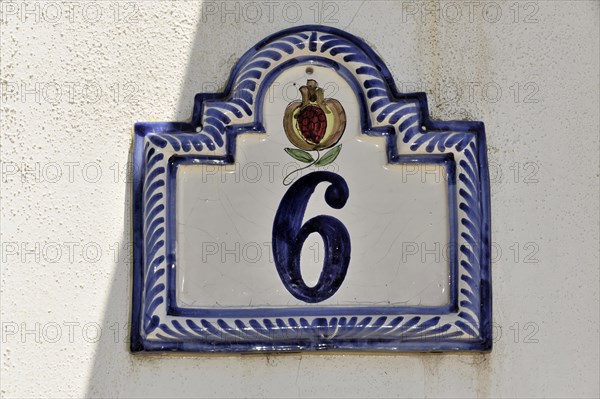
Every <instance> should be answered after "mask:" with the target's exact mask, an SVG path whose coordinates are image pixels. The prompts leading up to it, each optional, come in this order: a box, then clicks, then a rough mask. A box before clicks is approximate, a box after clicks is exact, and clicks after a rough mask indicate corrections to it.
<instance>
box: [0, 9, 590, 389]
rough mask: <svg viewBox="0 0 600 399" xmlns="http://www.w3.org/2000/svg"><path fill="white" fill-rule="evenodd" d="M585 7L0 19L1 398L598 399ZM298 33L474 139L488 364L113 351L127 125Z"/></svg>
mask: <svg viewBox="0 0 600 399" xmlns="http://www.w3.org/2000/svg"><path fill="white" fill-rule="evenodd" d="M599 4H600V3H598V2H597V1H573V2H569V1H523V2H484V1H474V2H460V1H445V2H441V3H437V2H408V1H388V2H385V1H375V2H361V1H349V2H337V1H323V2H321V1H319V2H317V1H294V2H291V1H273V2H260V1H259V2H237V1H231V2H227V3H223V2H204V3H202V2H198V1H182V2H171V1H153V0H149V1H139V2H134V1H131V2H129V1H122V2H117V1H98V2H87V1H77V0H75V1H72V2H57V1H46V2H35V1H28V2H26V3H25V2H21V1H17V2H6V1H2V3H1V6H2V20H1V24H0V29H1V39H0V41H1V58H0V62H1V81H0V83H1V90H2V91H1V93H0V94H1V101H2V103H1V111H2V114H1V115H2V120H1V133H2V141H1V164H2V180H1V182H0V184H1V201H2V214H1V223H2V225H1V228H2V236H1V240H2V269H1V294H2V302H1V323H2V331H1V332H2V340H1V344H0V346H1V352H2V354H1V359H2V360H1V362H2V363H1V369H0V371H1V395H2V397H7V398H12V397H82V396H102V397H157V396H176V397H192V396H194V397H196V396H200V397H211V396H212V397H225V396H232V397H241V396H244V397H265V396H275V397H296V396H321V397H337V396H339V397H372V396H386V397H396V396H397V397H414V396H427V397H438V396H447V395H451V396H455V397H500V396H504V397H510V396H519V397H525V396H550V397H567V396H570V397H572V396H577V397H598V395H599V386H598V384H599V382H598V378H599V366H598V358H599V331H598V328H599V308H598V306H599V305H598V304H599V298H598V292H599V267H598V266H599V265H598V251H599V211H598V203H599V198H598V197H599V173H598V170H599V159H598V155H599V154H598V145H599V143H598V130H599V113H598V112H599V111H598V107H599V104H598V93H599V76H598V70H599V47H600V45H599V39H598V38H599V19H600V18H599V13H600V11H599V10H600V6H599ZM306 23H322V24H325V25H331V26H335V27H337V28H341V29H345V30H347V31H349V32H350V33H353V34H355V35H357V36H360V37H362V38H363V39H365V41H366V42H367V43H368V44H370V45H371V46H373V48H374V49H376V51H378V52H379V54H380V55H381V56H382V57H383V59H384V60H385V61H386V62H387V64H388V67H389V68H390V70H391V71H392V72H393V73H394V77H395V79H396V82H397V85H398V87H399V89H400V90H401V91H427V92H428V94H429V104H430V109H431V111H432V114H433V117H434V118H436V119H446V120H448V119H468V120H482V121H484V122H485V123H486V129H487V136H488V145H489V159H490V164H491V175H492V176H491V180H492V227H493V235H492V237H493V242H494V254H493V258H494V264H493V290H494V323H495V330H496V338H495V346H494V350H493V352H492V353H490V354H486V355H479V354H475V355H473V354H466V355H465V354H461V355H456V354H444V355H440V354H435V355H420V354H413V355H390V356H387V355H378V356H374V355H299V354H293V355H285V356H275V355H268V356H266V355H265V356H262V355H252V356H173V355H170V356H162V357H161V356H132V355H130V354H129V352H128V350H127V342H126V340H127V331H128V325H127V322H128V318H129V304H130V295H131V294H130V283H131V280H130V272H131V264H130V255H129V250H130V244H129V242H130V237H131V234H130V228H129V224H130V218H129V210H130V204H129V198H128V184H127V183H126V171H127V166H128V160H129V159H128V156H129V155H128V154H129V149H130V144H131V132H132V126H133V123H134V122H136V121H154V120H156V121H158V120H185V119H187V118H188V117H189V116H190V114H191V108H192V99H193V96H194V94H195V93H197V92H201V91H217V90H218V89H220V88H222V86H223V85H224V83H225V81H226V79H227V78H228V73H229V70H230V68H231V67H232V66H233V65H234V63H235V61H236V60H237V59H238V57H239V56H240V55H241V54H243V52H245V51H246V50H247V49H248V48H250V47H251V46H252V45H254V44H255V43H256V42H257V41H259V40H260V39H262V38H263V37H264V36H266V35H268V34H270V33H273V32H275V31H277V30H280V29H284V28H287V27H290V26H294V25H299V24H306Z"/></svg>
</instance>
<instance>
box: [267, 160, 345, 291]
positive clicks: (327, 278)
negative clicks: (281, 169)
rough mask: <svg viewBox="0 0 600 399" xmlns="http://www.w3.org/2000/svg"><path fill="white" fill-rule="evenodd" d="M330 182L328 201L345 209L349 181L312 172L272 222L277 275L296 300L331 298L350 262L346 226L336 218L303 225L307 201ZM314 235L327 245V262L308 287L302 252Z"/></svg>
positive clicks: (324, 217) (318, 218)
mask: <svg viewBox="0 0 600 399" xmlns="http://www.w3.org/2000/svg"><path fill="white" fill-rule="evenodd" d="M322 182H329V183H330V185H329V187H327V189H326V190H325V201H326V202H327V204H328V205H329V206H330V207H332V208H335V209H340V208H343V207H344V205H345V204H346V201H347V200H348V196H349V191H348V185H347V184H346V181H345V180H344V179H343V178H342V177H341V176H339V175H337V174H335V173H332V172H322V171H319V172H312V173H310V174H308V175H306V176H303V177H301V178H300V179H298V180H297V181H296V182H294V184H292V186H291V187H290V188H289V189H288V191H287V192H286V193H285V195H284V196H283V198H282V200H281V202H280V203H279V208H278V209H277V213H276V214H275V221H274V223H273V255H274V259H275V267H276V268H277V273H279V277H280V278H281V281H282V282H283V285H284V286H285V288H287V290H288V291H289V292H290V293H291V294H292V295H293V296H294V297H296V298H298V299H300V300H302V301H304V302H308V303H317V302H321V301H324V300H325V299H327V298H330V297H331V296H332V295H333V294H335V293H336V292H337V290H338V289H339V288H340V286H341V285H342V282H343V281H344V278H345V277H346V272H347V271H348V264H349V263H350V235H349V234H348V230H347V229H346V226H344V225H343V223H342V222H340V221H339V220H338V219H336V218H334V217H333V216H328V215H319V216H315V217H313V218H312V219H310V220H308V221H307V222H306V223H304V225H302V219H303V218H304V212H305V211H306V206H307V205H308V200H309V199H310V197H311V196H312V194H313V192H314V191H315V188H316V187H317V185H319V183H322ZM311 233H318V234H320V235H321V238H322V239H323V243H324V244H325V251H324V252H325V259H324V264H323V269H322V270H321V275H320V276H319V281H318V282H317V284H316V285H315V286H313V287H309V286H308V285H306V283H305V282H304V280H303V279H302V274H301V272H300V253H301V251H302V245H303V244H304V241H305V240H306V238H308V236H309V235H310V234H311Z"/></svg>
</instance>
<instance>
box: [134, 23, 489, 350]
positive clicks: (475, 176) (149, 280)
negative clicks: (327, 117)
mask: <svg viewBox="0 0 600 399" xmlns="http://www.w3.org/2000/svg"><path fill="white" fill-rule="evenodd" d="M307 63H311V64H313V65H314V64H317V65H325V66H328V67H330V68H334V69H335V70H336V71H337V72H338V73H339V74H340V75H341V76H342V77H344V78H345V79H346V81H347V82H348V83H349V84H350V85H351V86H352V87H353V89H354V91H355V93H356V94H357V98H358V102H359V108H360V113H361V127H362V130H363V133H364V134H368V135H376V136H385V137H386V138H387V152H388V162H389V163H404V162H421V163H422V162H439V163H444V164H445V165H446V168H447V170H448V171H449V172H452V173H449V175H450V176H451V177H450V178H449V179H448V181H449V205H450V214H451V222H450V223H451V232H452V234H451V241H453V242H454V241H456V245H457V251H455V252H456V253H455V254H453V256H452V258H451V259H454V260H453V261H451V286H453V289H452V290H451V292H452V294H451V306H450V308H449V309H435V308H429V310H427V308H420V307H419V308H409V307H406V308H396V307H378V308H372V307H369V308H365V307H354V308H344V310H341V309H339V308H338V309H335V308H320V310H319V308H315V307H310V308H306V307H303V308H299V309H293V310H290V309H286V310H283V311H282V310H278V311H276V312H272V311H271V310H268V309H256V308H251V309H241V310H235V311H234V312H230V313H227V312H225V311H224V312H223V313H221V314H219V313H215V312H212V311H211V312H206V310H199V309H195V310H191V309H179V308H177V307H176V306H175V301H174V286H173V280H174V278H173V269H174V265H175V258H174V251H173V249H172V247H170V244H172V243H173V241H174V236H173V232H172V229H173V226H172V225H171V223H172V221H173V219H174V214H173V210H174V193H175V190H174V183H175V173H176V170H177V166H178V165H179V164H181V163H182V162H196V163H221V164H228V163H233V162H234V154H235V142H236V140H235V136H236V135H237V134H239V133H245V132H264V127H263V124H262V110H261V106H262V98H263V95H264V91H265V89H266V88H268V87H269V86H270V84H271V83H272V81H273V79H275V77H277V76H278V74H279V73H280V72H281V71H283V70H285V69H286V68H289V67H291V66H293V65H298V64H307ZM200 126H201V127H202V128H201V129H198V128H199V127H200ZM401 145H402V148H403V150H402V152H399V151H398V147H400V146H401ZM404 148H406V150H405V149H404ZM133 151H134V154H133V158H134V165H133V173H134V183H133V196H134V202H133V239H134V275H133V311H132V330H131V338H132V339H131V350H132V351H134V352H137V351H144V350H145V351H154V350H183V351H201V352H207V351H208V352H238V351H262V350H269V351H282V350H309V349H312V350H318V349H344V350H397V351H442V350H478V351H486V350H490V349H491V330H492V325H491V286H490V246H489V243H490V212H489V208H490V203H489V202H490V199H489V178H488V170H487V156H486V144H485V134H484V127H483V123H481V122H439V121H431V120H430V118H429V113H428V108H427V101H426V96H425V94H424V93H412V94H401V93H398V91H397V89H396V87H395V84H394V82H393V80H392V78H391V74H390V73H389V71H388V69H387V67H386V66H385V65H384V64H383V62H382V61H381V60H380V59H379V57H378V56H377V55H376V54H375V53H374V52H373V51H372V50H371V49H370V48H369V47H368V46H367V45H365V44H364V43H363V42H362V41H361V40H360V39H358V38H356V37H354V36H352V35H350V34H348V33H345V32H343V31H341V30H338V29H334V28H330V27H324V26H302V27H297V28H292V29H288V30H285V31H282V32H279V33H277V34H275V35H272V36H270V37H268V38H266V39H265V40H263V41H262V42H260V43H258V44H257V45H256V46H255V47H253V48H252V49H251V50H249V51H248V52H247V53H246V54H245V55H244V56H243V57H242V58H241V59H240V61H239V62H238V63H237V65H236V66H235V67H234V69H233V71H232V73H231V76H230V79H229V81H228V84H227V87H226V89H225V91H224V92H223V93H219V94H206V93H202V94H198V95H197V96H196V99H195V106H194V111H193V117H192V121H191V122H190V123H185V122H160V123H138V124H136V125H135V138H134V150H133ZM454 173H456V175H454ZM452 176H454V178H453V177H452ZM456 176H457V177H458V178H457V179H456ZM451 192H452V194H450V193H451ZM459 215H460V216H459ZM454 233H456V234H454ZM169 276H170V277H169ZM432 309H433V310H432ZM352 315H355V316H352ZM359 315H360V316H359ZM324 316H325V317H324Z"/></svg>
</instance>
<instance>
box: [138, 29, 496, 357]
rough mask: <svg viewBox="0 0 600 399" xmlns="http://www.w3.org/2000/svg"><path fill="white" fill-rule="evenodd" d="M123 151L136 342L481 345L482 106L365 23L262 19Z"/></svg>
mask: <svg viewBox="0 0 600 399" xmlns="http://www.w3.org/2000/svg"><path fill="white" fill-rule="evenodd" d="M207 62H209V61H207ZM133 159H134V187H133V195H134V205H133V223H134V226H133V237H134V263H135V265H134V276H133V277H134V278H133V311H132V331H131V335H132V340H131V341H132V344H131V350H132V351H134V352H139V351H190V352H254V351H302V350H343V351H464V350H473V351H487V350H490V349H491V329H492V325H491V286H490V204H489V202H490V198H489V181H488V171H487V158H486V142H485V135H484V128H483V124H482V123H481V122H439V121H432V120H430V118H429V116H428V110H427V100H426V97H425V94H423V93H413V94H404V93H399V92H398V91H397V90H396V87H395V84H394V82H393V79H392V77H391V74H390V72H389V70H388V69H387V67H386V66H385V64H384V63H383V61H382V60H381V59H380V58H379V57H378V56H377V55H376V54H375V53H374V52H373V51H372V50H371V49H370V48H369V47H368V46H367V45H366V44H365V43H363V42H362V41H361V40H360V39H358V38H356V37H354V36H352V35H350V34H348V33H345V32H343V31H340V30H337V29H332V28H328V27H322V26H303V27H298V28H294V29H290V30H286V31H282V32H279V33H277V34H275V35H273V36H270V37H267V38H266V39H265V40H263V41H261V42H260V43H259V44H257V45H256V46H255V47H253V48H252V49H250V50H249V51H248V52H247V53H246V54H244V55H243V56H242V57H241V58H240V60H239V62H238V63H237V65H236V66H235V68H234V69H233V71H232V72H231V76H230V79H229V82H228V84H227V87H226V89H225V91H224V92H223V93H202V94H198V95H197V97H196V99H195V104H194V111H193V116H192V119H191V122H189V123H188V122H162V123H154V122H152V123H150V122H149V123H138V124H136V125H135V139H134V155H133Z"/></svg>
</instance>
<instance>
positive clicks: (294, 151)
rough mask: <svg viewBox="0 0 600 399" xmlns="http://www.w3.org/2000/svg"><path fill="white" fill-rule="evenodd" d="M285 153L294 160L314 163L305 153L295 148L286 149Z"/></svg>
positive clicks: (310, 156)
mask: <svg viewBox="0 0 600 399" xmlns="http://www.w3.org/2000/svg"><path fill="white" fill-rule="evenodd" d="M285 152H287V153H288V154H290V155H291V156H292V157H294V158H295V159H297V160H298V161H300V162H304V163H311V162H313V161H314V159H313V157H312V155H310V154H309V153H308V152H306V151H303V150H299V149H297V148H286V149H285Z"/></svg>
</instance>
